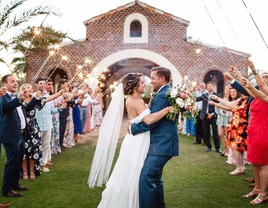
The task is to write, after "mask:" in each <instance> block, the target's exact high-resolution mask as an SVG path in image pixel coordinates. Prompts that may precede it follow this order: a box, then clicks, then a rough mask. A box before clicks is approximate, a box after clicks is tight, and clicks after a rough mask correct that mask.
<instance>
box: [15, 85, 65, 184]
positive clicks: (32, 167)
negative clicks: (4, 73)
mask: <svg viewBox="0 0 268 208" xmlns="http://www.w3.org/2000/svg"><path fill="white" fill-rule="evenodd" d="M20 90H21V91H26V93H25V100H24V101H25V102H26V103H29V102H30V101H31V100H32V98H33V88H32V86H31V85H30V84H29V83H26V84H23V85H22V86H21V88H20ZM62 93H63V91H61V92H59V93H58V94H55V95H51V96H48V97H43V98H41V100H40V101H39V102H38V103H37V105H36V106H35V109H33V110H31V111H26V120H27V131H26V132H27V133H26V138H27V139H26V140H25V154H24V160H23V163H22V169H23V179H24V180H27V179H28V177H29V175H28V167H29V172H30V179H34V178H35V176H38V175H40V173H41V167H40V163H41V162H42V151H41V146H42V143H41V133H40V129H39V126H38V123H37V120H36V118H35V113H36V109H38V110H41V109H42V108H43V107H44V105H45V103H46V102H49V101H51V100H53V99H55V98H57V97H59V96H60V95H61V94H62ZM35 95H36V97H38V98H39V97H41V92H40V91H38V92H37V93H36V94H35Z"/></svg>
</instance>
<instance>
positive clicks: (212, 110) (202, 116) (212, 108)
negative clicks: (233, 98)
mask: <svg viewBox="0 0 268 208" xmlns="http://www.w3.org/2000/svg"><path fill="white" fill-rule="evenodd" d="M212 94H213V95H217V96H219V95H218V94H217V93H215V92H213V93H212ZM208 100H209V98H208V93H204V94H202V96H199V97H197V98H196V101H202V102H203V103H202V109H201V113H200V119H201V120H204V119H205V117H206V114H207V106H208V113H210V114H212V115H215V116H216V115H217V114H216V112H215V106H214V105H208ZM211 100H212V99H211ZM212 101H214V102H216V103H218V102H217V101H216V100H212Z"/></svg>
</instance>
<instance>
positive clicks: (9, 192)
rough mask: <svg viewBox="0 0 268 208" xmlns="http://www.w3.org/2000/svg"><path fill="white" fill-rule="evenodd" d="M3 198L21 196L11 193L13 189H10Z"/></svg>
mask: <svg viewBox="0 0 268 208" xmlns="http://www.w3.org/2000/svg"><path fill="white" fill-rule="evenodd" d="M3 196H9V197H21V196H23V194H21V193H17V192H15V191H13V189H10V190H9V191H8V192H7V193H5V194H3Z"/></svg>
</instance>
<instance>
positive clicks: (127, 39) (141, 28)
mask: <svg viewBox="0 0 268 208" xmlns="http://www.w3.org/2000/svg"><path fill="white" fill-rule="evenodd" d="M124 43H136V44H137V43H148V20H147V18H146V17H145V16H144V15H143V14H140V13H132V14H130V15H128V16H127V17H126V20H125V23H124Z"/></svg>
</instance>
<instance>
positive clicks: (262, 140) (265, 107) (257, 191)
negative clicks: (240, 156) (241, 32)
mask: <svg viewBox="0 0 268 208" xmlns="http://www.w3.org/2000/svg"><path fill="white" fill-rule="evenodd" d="M249 66H250V68H251V70H252V73H253V75H254V77H255V79H256V82H257V85H258V87H259V89H260V90H257V89H256V88H255V87H253V86H252V85H251V84H250V83H249V81H248V80H246V79H243V78H242V79H241V82H242V85H243V86H244V87H245V89H246V90H247V91H248V92H249V94H251V96H252V97H256V98H255V99H254V101H253V102H252V104H251V105H250V113H251V116H250V123H249V127H248V161H250V162H251V163H252V164H253V165H254V173H255V187H254V189H253V191H251V192H250V193H249V194H247V195H244V197H246V198H253V197H255V196H257V197H256V198H255V199H254V200H252V201H250V203H251V204H261V203H262V202H264V201H267V200H268V197H267V188H268V154H267V149H268V136H267V135H268V134H267V127H268V96H267V95H268V87H267V85H266V83H264V82H263V81H262V79H261V77H260V76H259V74H258V71H257V70H256V69H255V67H254V65H253V63H249ZM266 79H267V78H265V79H264V81H267V80H266Z"/></svg>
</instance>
